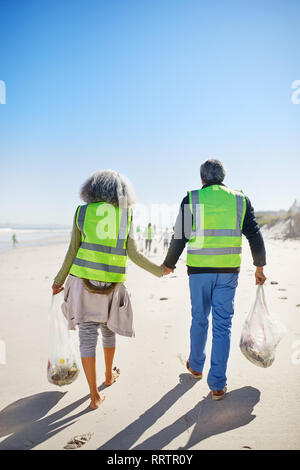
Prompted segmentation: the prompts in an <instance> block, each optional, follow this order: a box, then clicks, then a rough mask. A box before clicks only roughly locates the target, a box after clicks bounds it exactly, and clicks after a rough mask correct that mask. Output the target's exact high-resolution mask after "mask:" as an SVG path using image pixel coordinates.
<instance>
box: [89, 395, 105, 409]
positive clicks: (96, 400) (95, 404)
mask: <svg viewBox="0 0 300 470" xmlns="http://www.w3.org/2000/svg"><path fill="white" fill-rule="evenodd" d="M104 400H105V395H102V396H100V395H99V393H97V394H96V395H93V396H91V403H90V408H91V409H92V410H96V409H97V408H99V406H100V405H101V403H102V402H103V401H104Z"/></svg>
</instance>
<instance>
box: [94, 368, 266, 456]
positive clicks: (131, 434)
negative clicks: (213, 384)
mask: <svg viewBox="0 0 300 470" xmlns="http://www.w3.org/2000/svg"><path fill="white" fill-rule="evenodd" d="M186 375H189V374H181V376H180V378H181V381H180V383H179V384H178V385H176V387H175V388H174V389H172V390H170V392H168V393H167V394H166V395H164V396H163V397H162V398H161V400H159V401H158V402H157V403H156V404H155V405H153V406H152V407H151V408H149V409H148V410H147V411H146V412H145V413H144V414H143V415H141V416H140V417H139V418H138V419H137V420H135V421H134V422H133V423H131V424H130V425H129V426H127V427H126V428H125V429H123V430H122V431H121V432H119V433H118V434H116V435H115V436H114V437H113V438H112V439H110V440H109V441H107V442H106V443H105V444H103V445H102V446H101V447H99V450H102V449H115V450H120V449H130V448H131V450H162V449H164V447H166V446H167V445H168V444H170V442H172V441H173V439H175V438H176V437H178V436H180V435H181V434H183V433H186V437H187V443H186V444H185V445H184V446H183V447H180V448H179V449H178V450H184V449H189V448H191V447H193V446H195V445H196V444H198V443H199V442H201V441H203V440H204V439H207V438H209V437H210V436H213V435H216V434H221V433H224V432H226V431H230V430H232V429H236V428H239V427H241V426H245V425H247V424H248V423H250V422H251V421H252V420H253V419H254V418H255V415H253V414H252V412H253V408H254V406H255V405H256V404H257V403H258V402H259V399H260V392H259V390H257V389H256V388H253V387H248V386H247V387H243V388H240V389H237V390H233V391H231V392H228V393H227V395H226V396H225V398H224V399H223V400H220V401H213V400H212V399H211V397H210V394H209V395H208V396H207V397H205V398H204V399H203V400H201V401H200V402H198V403H197V404H196V405H195V406H194V407H193V408H192V409H191V410H190V411H188V412H187V413H185V414H184V415H182V416H181V417H180V418H178V419H177V420H176V421H174V423H172V424H170V425H169V426H166V427H165V428H163V429H162V430H161V431H159V432H157V433H156V434H154V435H152V436H151V437H149V438H148V439H146V440H145V441H143V442H142V443H141V444H139V445H137V446H135V447H133V446H134V444H135V442H137V441H138V439H139V438H140V437H141V436H142V434H143V433H144V432H145V431H146V430H147V429H148V428H150V427H151V426H152V425H153V424H154V423H155V422H156V421H157V420H158V419H159V418H160V417H161V416H162V415H163V414H164V413H165V412H167V410H168V409H169V408H170V407H171V406H172V405H173V404H174V403H175V402H176V401H177V400H178V399H179V398H180V397H181V396H182V395H183V394H184V393H185V392H187V391H188V390H189V389H190V388H191V387H192V386H193V385H194V384H195V383H196V381H194V380H193V379H191V380H192V381H191V380H189V378H190V377H184V376H186ZM193 425H195V426H194V429H193V430H192V431H191V428H192V426H193ZM173 450H174V449H173Z"/></svg>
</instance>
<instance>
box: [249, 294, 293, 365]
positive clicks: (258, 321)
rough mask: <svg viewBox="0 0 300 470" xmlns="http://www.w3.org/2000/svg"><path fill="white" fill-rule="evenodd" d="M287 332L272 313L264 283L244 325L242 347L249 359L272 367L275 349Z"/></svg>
mask: <svg viewBox="0 0 300 470" xmlns="http://www.w3.org/2000/svg"><path fill="white" fill-rule="evenodd" d="M285 332H286V328H285V326H284V325H283V324H282V323H281V321H280V320H279V319H278V318H277V317H275V315H273V314H270V312H269V310H268V307H267V304H266V299H265V294H264V288H263V286H262V285H259V286H258V287H257V293H256V299H255V302H254V305H253V307H252V308H251V310H250V313H249V314H248V316H247V318H246V320H245V323H244V325H243V329H242V334H241V339H240V349H241V351H242V353H243V354H244V356H246V358H247V359H249V361H251V362H252V363H253V364H255V365H256V366H259V367H270V366H271V365H272V364H273V362H274V359H275V350H276V347H277V345H278V343H279V342H280V340H281V339H282V337H283V336H284V334H285Z"/></svg>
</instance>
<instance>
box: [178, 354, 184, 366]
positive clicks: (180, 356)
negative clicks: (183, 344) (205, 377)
mask: <svg viewBox="0 0 300 470" xmlns="http://www.w3.org/2000/svg"><path fill="white" fill-rule="evenodd" d="M176 357H178V359H179V361H180V362H181V364H182V365H183V366H185V365H186V360H185V359H184V358H183V357H182V354H181V353H179V354H177V355H176Z"/></svg>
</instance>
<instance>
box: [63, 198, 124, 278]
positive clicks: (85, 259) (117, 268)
mask: <svg viewBox="0 0 300 470" xmlns="http://www.w3.org/2000/svg"><path fill="white" fill-rule="evenodd" d="M100 206H101V207H100ZM99 208H100V212H101V213H100V214H99V213H98V209H99ZM102 209H103V210H102ZM106 214H108V215H107V216H106ZM103 219H104V223H103V225H101V224H102V221H103ZM76 223H77V226H78V228H79V230H80V232H81V240H82V242H81V245H80V248H79V250H78V253H77V256H76V258H75V259H74V262H73V265H72V267H71V269H70V274H73V275H75V276H77V277H82V278H85V279H91V280H99V281H103V282H124V281H125V280H126V264H127V250H126V242H127V238H128V234H129V229H130V223H131V209H122V208H115V207H114V206H112V205H110V204H106V203H103V202H99V203H92V204H86V205H83V206H80V207H79V209H78V213H77V220H76ZM98 224H100V226H101V229H102V228H103V227H105V226H109V227H110V228H111V227H112V226H113V224H115V225H116V227H115V229H116V233H115V236H114V237H109V235H106V232H105V231H104V232H103V234H102V236H103V237H104V235H106V238H105V239H104V238H103V239H101V238H98V237H99V235H98V232H97V228H98ZM101 233H102V232H101ZM98 240H99V242H98ZM112 245H113V246H112Z"/></svg>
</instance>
